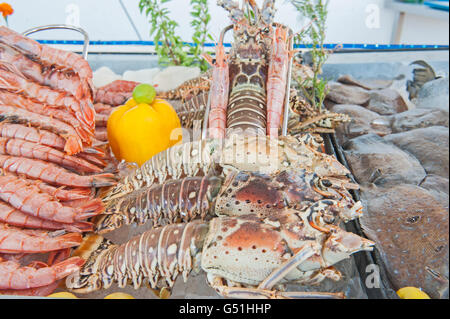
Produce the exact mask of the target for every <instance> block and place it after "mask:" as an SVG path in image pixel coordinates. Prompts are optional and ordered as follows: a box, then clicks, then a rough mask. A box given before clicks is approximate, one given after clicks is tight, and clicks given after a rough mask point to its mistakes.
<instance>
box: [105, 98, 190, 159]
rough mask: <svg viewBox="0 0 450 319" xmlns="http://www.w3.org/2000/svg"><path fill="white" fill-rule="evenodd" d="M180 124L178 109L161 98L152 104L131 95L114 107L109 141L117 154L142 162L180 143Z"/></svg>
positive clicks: (110, 120) (108, 126)
mask: <svg viewBox="0 0 450 319" xmlns="http://www.w3.org/2000/svg"><path fill="white" fill-rule="evenodd" d="M180 128H181V124H180V119H179V118H178V115H177V113H176V112H175V110H174V109H173V107H172V106H171V105H170V104H169V103H168V102H167V101H164V100H162V99H155V100H154V101H153V102H152V103H151V104H145V103H141V104H138V103H136V101H135V100H134V99H130V100H129V101H128V102H127V103H126V104H125V105H122V106H119V107H117V108H116V109H115V110H114V111H113V113H112V114H111V116H110V117H109V119H108V124H107V130H108V140H109V144H110V146H111V149H112V151H113V153H114V155H115V156H116V158H117V159H119V160H125V161H127V162H131V163H137V164H139V165H142V164H144V163H145V162H146V161H148V160H149V159H150V158H151V157H152V156H154V155H156V154H158V153H160V152H162V151H164V150H166V149H168V148H169V147H172V146H174V145H175V144H178V143H180V142H181V140H182V135H181V130H180ZM177 129H178V130H177Z"/></svg>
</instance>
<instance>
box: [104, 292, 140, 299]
mask: <svg viewBox="0 0 450 319" xmlns="http://www.w3.org/2000/svg"><path fill="white" fill-rule="evenodd" d="M105 299H136V298H134V297H133V296H132V295H129V294H125V293H123V292H115V293H113V294H110V295H108V296H106V297H105Z"/></svg>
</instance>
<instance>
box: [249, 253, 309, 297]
mask: <svg viewBox="0 0 450 319" xmlns="http://www.w3.org/2000/svg"><path fill="white" fill-rule="evenodd" d="M315 253H316V249H314V248H313V247H312V245H308V246H304V247H302V248H301V249H300V250H299V251H298V252H297V253H296V254H295V255H294V256H292V257H291V258H290V259H288V260H287V261H285V262H284V263H283V264H281V266H280V267H278V268H277V269H275V270H274V271H273V272H272V273H271V274H270V275H269V277H267V278H266V279H265V280H264V281H263V282H262V283H260V284H259V286H258V289H259V290H267V289H271V288H272V287H273V286H275V285H276V284H277V283H278V282H280V281H281V280H282V279H283V278H284V277H285V276H286V275H287V274H288V273H289V272H290V271H291V270H293V269H295V268H296V267H297V266H298V265H300V264H301V263H303V262H305V261H306V260H308V258H310V257H311V256H313V255H314V254H315Z"/></svg>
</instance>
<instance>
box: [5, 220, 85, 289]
mask: <svg viewBox="0 0 450 319" xmlns="http://www.w3.org/2000/svg"><path fill="white" fill-rule="evenodd" d="M81 241H82V237H81V234H79V233H69V234H65V235H61V236H54V237H53V236H52V234H51V233H49V232H47V231H43V230H31V229H20V228H17V227H12V226H7V225H5V224H1V223H0V253H6V254H21V253H29V254H34V253H45V252H50V251H55V250H61V249H65V248H71V247H76V246H78V245H79V244H80V243H81ZM0 265H1V264H0ZM1 278H3V276H1V275H0V280H1ZM0 289H8V288H7V287H6V288H0Z"/></svg>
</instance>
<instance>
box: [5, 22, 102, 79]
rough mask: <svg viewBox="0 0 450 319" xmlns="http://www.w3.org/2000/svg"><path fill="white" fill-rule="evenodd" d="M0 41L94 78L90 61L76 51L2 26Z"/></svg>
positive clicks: (45, 62)
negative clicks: (42, 42)
mask: <svg viewBox="0 0 450 319" xmlns="http://www.w3.org/2000/svg"><path fill="white" fill-rule="evenodd" d="M0 43H4V44H6V45H8V46H11V47H13V48H14V49H16V50H18V51H20V52H22V53H23V54H24V55H25V56H27V57H29V58H30V59H32V60H34V61H41V62H43V63H44V64H47V65H51V66H55V67H57V68H59V69H62V70H72V71H73V72H75V73H77V74H78V75H79V76H80V78H82V79H87V80H90V79H92V76H93V74H92V69H91V68H90V66H89V63H88V62H87V61H86V60H84V59H83V58H82V57H81V56H79V55H78V54H76V53H73V52H69V51H64V50H59V49H55V48H51V47H49V46H46V45H41V44H40V43H39V42H37V41H34V40H32V39H30V38H27V37H24V36H23V35H21V34H19V33H17V32H15V31H13V30H11V29H8V28H6V27H0Z"/></svg>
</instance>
